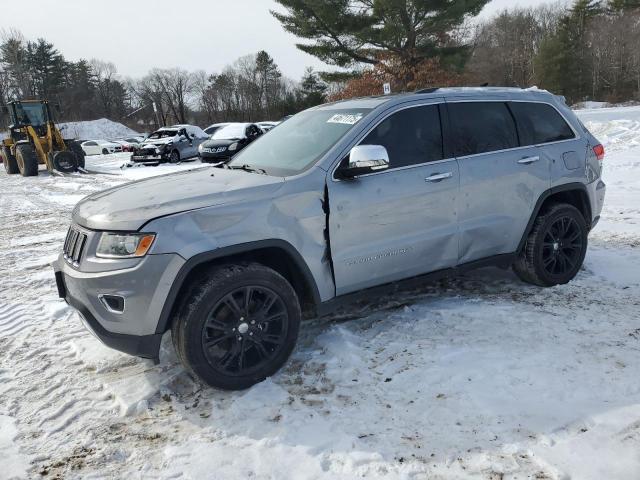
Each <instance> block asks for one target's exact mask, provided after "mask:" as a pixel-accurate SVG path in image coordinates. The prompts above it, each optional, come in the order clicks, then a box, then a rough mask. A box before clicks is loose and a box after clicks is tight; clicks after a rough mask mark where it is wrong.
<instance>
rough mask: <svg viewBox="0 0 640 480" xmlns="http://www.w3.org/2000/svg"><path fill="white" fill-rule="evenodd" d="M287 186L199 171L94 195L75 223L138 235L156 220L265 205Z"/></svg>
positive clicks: (78, 211) (234, 174)
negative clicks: (199, 211)
mask: <svg viewBox="0 0 640 480" xmlns="http://www.w3.org/2000/svg"><path fill="white" fill-rule="evenodd" d="M283 183H284V179H283V178H281V177H270V176H267V175H260V174H257V173H249V172H244V171H242V170H225V169H222V168H198V169H195V170H188V171H186V172H180V173H172V174H169V175H162V176H159V177H153V178H148V179H146V180H140V181H138V182H133V183H129V184H127V185H122V186H119V187H115V188H110V189H108V190H105V191H103V192H99V193H95V194H93V195H91V196H89V197H87V198H85V199H84V200H82V201H81V202H80V203H78V205H76V208H75V209H74V211H73V221H74V223H76V224H78V225H81V226H83V227H86V228H89V229H92V230H115V231H137V230H138V229H140V228H141V227H142V226H143V225H144V224H146V223H148V222H149V221H151V220H153V219H155V218H158V217H164V216H167V215H172V214H175V213H180V212H185V211H188V210H194V209H197V208H204V207H212V206H216V205H223V204H226V203H236V202H239V201H243V200H250V201H255V200H256V199H261V198H265V199H267V198H270V197H271V195H273V193H274V192H275V191H276V190H278V188H279V187H280V186H282V185H283Z"/></svg>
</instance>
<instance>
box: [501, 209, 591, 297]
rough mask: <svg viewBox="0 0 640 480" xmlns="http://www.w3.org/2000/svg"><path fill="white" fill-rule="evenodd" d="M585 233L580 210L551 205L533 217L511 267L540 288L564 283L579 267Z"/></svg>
mask: <svg viewBox="0 0 640 480" xmlns="http://www.w3.org/2000/svg"><path fill="white" fill-rule="evenodd" d="M588 234H589V229H588V227H587V223H586V221H585V219H584V217H583V216H582V213H581V212H580V210H578V209H577V208H576V207H574V206H573V205H568V204H564V203H562V204H556V205H553V206H551V207H550V208H549V209H547V210H546V211H545V212H544V213H543V214H540V215H539V216H538V218H536V221H535V223H534V225H533V229H532V230H531V233H530V234H529V236H528V238H527V243H526V244H525V246H524V248H523V250H522V252H521V253H520V256H519V258H518V260H516V262H515V263H514V265H513V270H514V271H515V273H516V275H518V277H520V279H521V280H523V281H525V282H528V283H532V284H534V285H540V286H542V287H551V286H553V285H561V284H564V283H567V282H569V281H571V280H573V278H574V277H575V276H576V275H577V273H578V271H579V270H580V267H582V262H583V261H584V257H585V255H586V253H587V243H588Z"/></svg>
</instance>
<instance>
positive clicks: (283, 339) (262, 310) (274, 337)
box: [171, 263, 301, 390]
mask: <svg viewBox="0 0 640 480" xmlns="http://www.w3.org/2000/svg"><path fill="white" fill-rule="evenodd" d="M247 297H248V298H249V302H248V305H249V306H248V307H245V304H246V303H245V302H246V300H247ZM300 319H301V312H300V303H299V301H298V297H297V295H296V293H295V291H294V289H293V287H292V286H291V285H290V284H289V282H287V280H286V279H285V278H284V277H282V276H281V275H280V274H279V273H277V272H275V271H274V270H272V269H270V268H267V267H265V266H263V265H260V264H256V263H245V264H238V265H224V266H220V267H216V268H215V269H214V270H212V271H211V272H209V273H208V274H206V275H205V276H204V277H203V278H201V279H200V280H199V281H198V282H195V283H194V284H193V285H192V286H191V289H190V291H189V293H188V294H187V295H186V296H185V299H184V301H183V303H182V305H181V306H180V308H179V310H178V314H177V315H176V316H175V318H174V319H173V322H172V326H171V335H172V339H173V344H174V347H175V349H176V352H177V355H178V358H179V359H180V360H181V362H182V363H183V365H184V366H185V368H186V369H187V370H188V371H189V372H190V373H192V374H193V375H194V376H195V377H196V378H198V379H199V380H201V381H202V382H204V383H206V384H208V385H210V386H212V387H215V388H220V389H223V390H243V389H245V388H249V387H251V386H252V385H255V384H256V383H259V382H261V381H263V380H264V379H265V378H267V377H270V376H271V375H273V374H274V373H276V372H277V371H278V370H279V369H280V368H281V367H282V366H283V365H284V364H285V363H286V361H287V359H288V358H289V355H291V352H292V351H293V349H294V347H295V343H296V340H297V338H298V331H299V328H300ZM206 344H209V348H207V347H205V345H206Z"/></svg>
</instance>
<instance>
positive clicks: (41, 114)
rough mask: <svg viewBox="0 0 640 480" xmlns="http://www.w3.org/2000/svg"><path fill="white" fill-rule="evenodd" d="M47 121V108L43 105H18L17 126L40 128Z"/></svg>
mask: <svg viewBox="0 0 640 480" xmlns="http://www.w3.org/2000/svg"><path fill="white" fill-rule="evenodd" d="M46 121H47V120H46V118H45V107H44V105H42V104H41V103H16V124H18V125H33V126H34V127H39V126H42V125H44V124H45V123H46Z"/></svg>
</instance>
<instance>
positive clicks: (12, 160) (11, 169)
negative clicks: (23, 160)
mask: <svg viewBox="0 0 640 480" xmlns="http://www.w3.org/2000/svg"><path fill="white" fill-rule="evenodd" d="M0 155H2V163H3V164H4V169H5V171H6V172H7V173H8V174H9V175H15V174H16V173H20V169H19V168H18V162H17V161H16V157H14V156H13V155H12V153H11V149H9V148H8V147H2V153H0Z"/></svg>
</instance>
